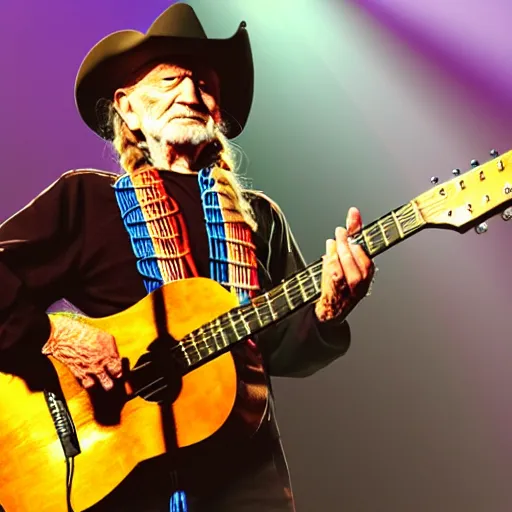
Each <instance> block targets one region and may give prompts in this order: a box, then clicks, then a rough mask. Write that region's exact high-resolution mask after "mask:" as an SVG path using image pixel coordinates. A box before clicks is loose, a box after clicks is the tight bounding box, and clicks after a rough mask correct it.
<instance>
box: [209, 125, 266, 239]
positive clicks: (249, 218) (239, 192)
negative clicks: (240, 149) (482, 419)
mask: <svg viewBox="0 0 512 512" xmlns="http://www.w3.org/2000/svg"><path fill="white" fill-rule="evenodd" d="M217 138H218V140H219V143H220V146H221V149H220V151H219V155H218V160H217V164H216V165H217V168H219V169H220V171H221V173H220V176H221V177H220V181H223V182H224V184H227V185H228V186H229V187H228V189H231V191H232V199H233V203H234V205H235V206H236V207H237V208H238V211H239V212H240V213H241V214H242V217H243V219H244V221H245V222H246V223H247V225H248V226H249V227H250V228H251V229H252V231H254V232H256V230H257V229H258V224H257V222H256V217H255V214H254V210H253V208H252V206H251V204H250V203H249V201H248V200H247V198H246V196H245V194H244V189H243V187H242V185H241V183H240V181H239V179H238V177H237V175H236V173H235V172H234V169H236V163H235V159H234V154H233V153H234V152H233V150H232V149H231V146H230V143H229V141H228V139H227V138H226V137H225V136H224V135H223V134H222V133H221V132H220V130H219V133H218V134H217Z"/></svg>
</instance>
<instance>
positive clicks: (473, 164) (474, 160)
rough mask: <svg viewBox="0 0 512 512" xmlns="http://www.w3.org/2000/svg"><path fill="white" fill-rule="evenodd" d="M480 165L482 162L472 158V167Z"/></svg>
mask: <svg viewBox="0 0 512 512" xmlns="http://www.w3.org/2000/svg"><path fill="white" fill-rule="evenodd" d="M479 165H480V163H479V162H478V160H476V159H474V158H473V160H471V167H478V166H479Z"/></svg>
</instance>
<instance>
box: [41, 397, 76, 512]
mask: <svg viewBox="0 0 512 512" xmlns="http://www.w3.org/2000/svg"><path fill="white" fill-rule="evenodd" d="M44 396H45V398H46V404H47V405H48V410H49V411H50V415H51V417H52V420H53V424H54V426H55V431H56V432H57V436H58V437H59V440H60V444H61V446H62V450H63V452H64V457H65V459H66V504H67V509H68V512H74V510H73V507H72V505H71V487H72V484H73V474H74V472H75V459H74V458H75V457H76V456H77V455H78V454H79V453H80V445H79V442H78V437H77V435H76V429H75V425H74V423H73V419H72V418H71V415H70V414H69V410H68V408H67V406H66V403H65V402H64V400H61V399H60V398H58V397H57V395H56V394H55V393H53V392H52V391H47V390H45V391H44Z"/></svg>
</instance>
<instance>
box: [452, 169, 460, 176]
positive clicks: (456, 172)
mask: <svg viewBox="0 0 512 512" xmlns="http://www.w3.org/2000/svg"><path fill="white" fill-rule="evenodd" d="M452 174H453V175H454V176H459V174H460V169H453V171H452Z"/></svg>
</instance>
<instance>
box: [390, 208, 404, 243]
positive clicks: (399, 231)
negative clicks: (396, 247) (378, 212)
mask: <svg viewBox="0 0 512 512" xmlns="http://www.w3.org/2000/svg"><path fill="white" fill-rule="evenodd" d="M391 216H392V217H393V220H394V221H395V226H396V229H397V230H398V235H399V236H400V238H403V237H404V236H405V235H404V232H403V230H402V226H401V225H400V222H398V217H397V216H396V213H395V212H391Z"/></svg>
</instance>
